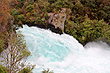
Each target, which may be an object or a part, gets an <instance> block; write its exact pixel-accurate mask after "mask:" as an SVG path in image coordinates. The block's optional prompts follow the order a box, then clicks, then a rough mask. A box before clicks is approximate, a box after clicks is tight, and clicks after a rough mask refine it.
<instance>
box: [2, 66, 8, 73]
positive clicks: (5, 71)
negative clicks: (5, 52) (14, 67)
mask: <svg viewBox="0 0 110 73" xmlns="http://www.w3.org/2000/svg"><path fill="white" fill-rule="evenodd" d="M0 73H8V72H7V69H6V68H5V67H4V66H2V65H0Z"/></svg>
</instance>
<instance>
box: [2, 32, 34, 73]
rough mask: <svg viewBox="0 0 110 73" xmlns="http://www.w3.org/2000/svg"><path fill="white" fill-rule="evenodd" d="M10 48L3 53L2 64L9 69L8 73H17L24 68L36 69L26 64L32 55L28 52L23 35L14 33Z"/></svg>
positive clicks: (10, 39) (11, 37) (11, 36)
mask: <svg viewBox="0 0 110 73" xmlns="http://www.w3.org/2000/svg"><path fill="white" fill-rule="evenodd" d="M8 45H9V46H8V48H7V49H6V50H4V51H3V52H2V53H1V55H0V56H1V57H0V58H1V59H0V62H1V64H2V65H3V66H5V67H6V68H7V71H8V73H17V72H19V71H21V70H23V69H24V68H30V70H32V69H33V68H34V66H33V65H30V64H26V59H27V57H28V56H29V55H30V52H29V51H28V50H27V47H26V43H25V41H24V40H23V35H22V34H20V32H19V33H17V34H15V33H12V34H11V35H10V38H9V42H8Z"/></svg>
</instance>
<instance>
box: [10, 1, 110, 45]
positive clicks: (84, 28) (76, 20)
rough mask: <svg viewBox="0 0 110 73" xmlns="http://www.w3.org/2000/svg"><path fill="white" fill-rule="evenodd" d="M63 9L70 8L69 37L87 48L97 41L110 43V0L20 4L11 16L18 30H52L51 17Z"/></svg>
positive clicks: (66, 28) (67, 18)
mask: <svg viewBox="0 0 110 73" xmlns="http://www.w3.org/2000/svg"><path fill="white" fill-rule="evenodd" d="M61 8H66V12H65V13H66V15H67V17H66V22H65V31H64V32H65V33H67V34H69V35H72V36H73V37H75V38H76V39H77V40H79V42H80V43H82V44H83V45H84V44H86V43H87V42H89V41H93V40H96V39H107V40H109V37H110V36H109V35H108V34H109V25H110V0H31V1H30V0H18V4H17V5H16V6H15V8H14V9H12V10H11V15H13V17H14V20H15V21H14V24H16V26H22V24H28V25H29V26H33V25H34V26H38V27H43V28H48V26H49V24H48V22H47V20H48V18H49V17H48V15H47V14H48V13H59V12H60V10H61ZM88 23H89V24H88ZM102 26H103V27H102ZM90 27H91V28H90ZM105 31H106V33H105Z"/></svg>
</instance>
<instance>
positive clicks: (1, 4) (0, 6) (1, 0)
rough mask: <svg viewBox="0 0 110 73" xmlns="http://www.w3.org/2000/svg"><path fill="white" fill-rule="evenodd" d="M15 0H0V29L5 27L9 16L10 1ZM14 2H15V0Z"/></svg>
mask: <svg viewBox="0 0 110 73" xmlns="http://www.w3.org/2000/svg"><path fill="white" fill-rule="evenodd" d="M12 1H16V0H0V27H1V28H0V29H1V30H0V31H3V30H4V29H5V26H6V25H7V23H8V21H7V20H8V18H9V17H10V16H11V15H10V14H9V12H10V3H11V2H12ZM15 3H16V2H15Z"/></svg>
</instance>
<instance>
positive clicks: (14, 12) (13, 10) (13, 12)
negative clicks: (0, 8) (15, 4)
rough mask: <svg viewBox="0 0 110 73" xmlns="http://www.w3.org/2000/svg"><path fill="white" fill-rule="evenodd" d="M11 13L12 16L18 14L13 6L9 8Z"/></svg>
mask: <svg viewBox="0 0 110 73" xmlns="http://www.w3.org/2000/svg"><path fill="white" fill-rule="evenodd" d="M11 15H13V16H16V15H19V11H18V10H17V9H15V8H14V9H12V10H11Z"/></svg>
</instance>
